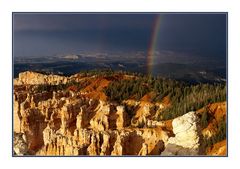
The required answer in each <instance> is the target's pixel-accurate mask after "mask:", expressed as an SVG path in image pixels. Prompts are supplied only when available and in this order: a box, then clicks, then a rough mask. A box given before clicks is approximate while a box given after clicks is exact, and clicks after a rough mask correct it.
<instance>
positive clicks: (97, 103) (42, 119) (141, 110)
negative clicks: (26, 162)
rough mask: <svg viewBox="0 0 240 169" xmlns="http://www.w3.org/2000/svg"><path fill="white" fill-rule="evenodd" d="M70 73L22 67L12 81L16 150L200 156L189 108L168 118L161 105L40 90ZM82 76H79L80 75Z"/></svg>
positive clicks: (58, 153) (59, 153) (196, 128)
mask: <svg viewBox="0 0 240 169" xmlns="http://www.w3.org/2000/svg"><path fill="white" fill-rule="evenodd" d="M71 78H76V76H72V77H61V76H55V75H42V74H38V73H33V72H24V73H22V74H20V75H19V78H18V79H17V80H16V81H14V97H13V98H14V103H13V106H14V111H13V112H14V115H13V118H14V145H13V146H14V154H15V155H41V156H78V155H90V156H99V155H101V156H105V155H112V156H122V155H141V156H148V155H164V156H169V155H198V154H200V151H199V149H200V138H201V132H200V131H199V119H198V116H197V115H196V113H195V112H189V113H187V114H185V115H183V116H180V117H177V118H175V119H173V120H170V121H168V122H166V121H157V120H156V119H155V117H156V116H157V115H158V114H159V112H161V110H162V109H164V105H163V104H159V103H158V104H154V103H150V102H147V101H131V103H130V101H129V103H128V104H132V105H134V106H135V107H137V108H136V109H133V110H132V111H134V113H132V114H129V112H127V110H126V107H125V106H126V105H124V104H117V103H111V102H108V101H106V100H104V99H101V98H95V97H91V95H89V93H87V92H86V90H84V92H83V91H74V92H73V91H70V90H58V91H42V92H41V91H36V89H35V88H36V86H37V85H39V84H54V85H57V84H60V83H61V84H62V83H67V82H69V81H71ZM79 81H81V79H79Z"/></svg>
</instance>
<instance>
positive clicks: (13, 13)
mask: <svg viewBox="0 0 240 169" xmlns="http://www.w3.org/2000/svg"><path fill="white" fill-rule="evenodd" d="M15 14H225V16H226V85H227V88H226V104H227V109H226V126H227V127H226V146H227V147H226V149H227V152H226V155H224V156H209V155H197V156H161V155H148V156H136V155H123V156H111V155H106V156H100V155H98V156H90V155H78V156H38V155H24V156H17V155H14V149H13V146H14V118H13V117H14V107H13V96H14V93H13V88H14V84H13V80H14V15H15ZM11 71H12V157H199V158H201V157H206V158H207V157H213V158H215V157H219V158H221V157H225V158H226V157H229V156H228V152H229V143H228V139H229V138H228V12H12V70H11Z"/></svg>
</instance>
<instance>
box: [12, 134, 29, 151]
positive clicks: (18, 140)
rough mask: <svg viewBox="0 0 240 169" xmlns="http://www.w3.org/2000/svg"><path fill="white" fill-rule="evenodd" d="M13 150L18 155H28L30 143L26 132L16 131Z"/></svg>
mask: <svg viewBox="0 0 240 169" xmlns="http://www.w3.org/2000/svg"><path fill="white" fill-rule="evenodd" d="M13 144H14V145H13V150H14V153H15V154H16V155H27V154H28V144H27V138H26V135H25V134H24V133H14V143H13Z"/></svg>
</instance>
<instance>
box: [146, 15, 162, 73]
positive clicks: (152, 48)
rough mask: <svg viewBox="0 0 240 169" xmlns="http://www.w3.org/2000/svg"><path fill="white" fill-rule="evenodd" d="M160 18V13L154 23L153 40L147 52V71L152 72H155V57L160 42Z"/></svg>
mask: <svg viewBox="0 0 240 169" xmlns="http://www.w3.org/2000/svg"><path fill="white" fill-rule="evenodd" d="M160 20H161V17H160V15H157V16H156V19H155V22H154V25H153V31H152V32H153V33H152V36H151V41H150V45H149V48H148V52H147V73H148V74H152V73H153V63H154V57H155V52H156V48H157V44H158V35H159V32H160V31H159V30H160Z"/></svg>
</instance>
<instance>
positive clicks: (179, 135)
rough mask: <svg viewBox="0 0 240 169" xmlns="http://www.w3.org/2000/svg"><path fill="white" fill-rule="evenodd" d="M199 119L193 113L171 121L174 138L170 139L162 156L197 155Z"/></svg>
mask: <svg viewBox="0 0 240 169" xmlns="http://www.w3.org/2000/svg"><path fill="white" fill-rule="evenodd" d="M198 122H199V119H198V117H197V115H196V113H195V112H189V113H186V114H184V115H183V116H180V117H178V118H175V119H174V120H173V121H172V126H173V133H174V134H175V137H170V138H169V139H168V141H167V144H166V149H165V150H164V152H163V153H162V155H172V153H173V154H174V153H177V154H175V155H187V153H189V155H194V154H195V155H197V154H198V153H199V146H200V143H199V141H200V131H199V123H198ZM181 153H182V154H181Z"/></svg>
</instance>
